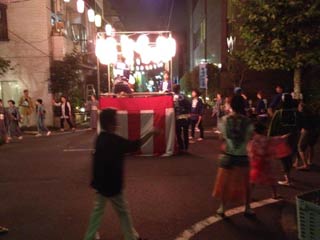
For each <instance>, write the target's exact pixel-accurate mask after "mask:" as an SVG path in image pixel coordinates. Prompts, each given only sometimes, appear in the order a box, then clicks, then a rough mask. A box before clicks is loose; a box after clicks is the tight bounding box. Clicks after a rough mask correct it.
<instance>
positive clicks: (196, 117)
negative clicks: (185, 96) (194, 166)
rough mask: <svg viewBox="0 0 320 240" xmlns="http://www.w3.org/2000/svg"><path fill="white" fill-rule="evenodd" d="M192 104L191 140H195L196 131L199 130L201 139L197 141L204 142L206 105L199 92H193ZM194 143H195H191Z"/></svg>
mask: <svg viewBox="0 0 320 240" xmlns="http://www.w3.org/2000/svg"><path fill="white" fill-rule="evenodd" d="M191 94H192V104H191V116H190V123H191V137H190V139H192V140H193V139H194V137H195V129H196V128H198V129H199V131H200V137H199V138H198V139H197V140H198V141H202V140H203V138H204V129H203V126H202V115H203V112H204V105H203V102H202V100H201V98H200V92H199V90H196V89H194V90H193V91H192V93H191ZM191 143H193V141H192V142H191Z"/></svg>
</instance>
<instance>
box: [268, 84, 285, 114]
mask: <svg viewBox="0 0 320 240" xmlns="http://www.w3.org/2000/svg"><path fill="white" fill-rule="evenodd" d="M282 95H283V87H282V86H281V85H277V86H276V94H275V95H274V96H273V98H272V100H271V102H270V104H269V107H268V113H269V115H270V116H271V117H272V116H273V114H274V113H275V111H277V110H279V109H280V108H281V104H282Z"/></svg>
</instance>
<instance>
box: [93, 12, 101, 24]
mask: <svg viewBox="0 0 320 240" xmlns="http://www.w3.org/2000/svg"><path fill="white" fill-rule="evenodd" d="M94 22H95V25H96V27H101V24H102V18H101V15H100V14H97V15H96V16H95V17H94Z"/></svg>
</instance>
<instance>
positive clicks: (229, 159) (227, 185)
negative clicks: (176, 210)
mask: <svg viewBox="0 0 320 240" xmlns="http://www.w3.org/2000/svg"><path fill="white" fill-rule="evenodd" d="M175 88H176V89H178V90H179V87H175ZM178 90H177V91H175V94H176V97H175V99H176V101H175V103H176V115H177V132H176V134H177V139H178V143H179V147H180V149H186V148H184V146H188V142H187V141H188V139H187V138H186V136H188V135H187V132H188V131H189V130H188V127H186V126H187V124H186V123H184V124H183V125H182V124H179V122H180V121H181V120H180V117H179V116H180V115H183V116H185V118H187V117H186V114H189V125H190V126H191V137H190V139H193V138H194V126H197V127H198V128H199V129H200V139H203V127H202V124H201V121H202V114H203V109H202V110H199V109H200V108H201V107H199V100H198V96H199V94H198V93H197V91H196V90H195V91H193V94H192V104H191V105H192V107H191V108H190V107H189V112H188V111H185V112H182V111H181V106H186V107H187V106H188V104H187V103H186V102H184V99H185V98H184V97H183V95H181V94H180V93H179V91H178ZM193 114H195V116H194V115H193ZM212 117H214V118H216V120H217V130H216V131H215V132H216V133H218V134H219V135H220V136H221V138H222V139H223V144H222V147H221V149H222V154H221V155H220V157H219V161H218V163H219V170H218V173H217V177H216V182H215V186H214V191H213V196H214V197H216V198H218V199H220V201H221V205H220V208H219V209H218V210H217V214H218V215H220V216H222V217H224V216H225V215H224V213H225V207H226V204H227V203H230V202H233V201H239V200H240V199H241V200H243V201H244V204H245V212H244V214H245V216H252V215H254V212H253V211H252V209H251V208H250V201H251V197H250V196H251V192H252V190H253V189H254V186H255V185H257V184H258V185H266V186H269V187H270V188H271V189H272V196H273V198H278V197H279V195H278V193H277V189H276V185H277V184H279V185H284V186H291V185H292V184H293V183H292V178H291V171H292V168H293V167H295V168H297V169H298V170H308V169H309V168H310V166H311V165H312V160H313V156H314V146H315V144H316V142H317V139H318V137H319V127H320V126H319V122H320V121H319V117H318V116H317V115H316V114H314V113H312V111H311V110H310V109H309V108H308V106H306V105H305V104H304V103H303V102H302V101H297V100H294V99H293V96H292V94H289V93H284V91H283V87H281V86H277V87H276V94H275V95H274V97H273V98H272V99H271V101H270V104H269V105H267V101H266V100H265V96H264V94H263V92H262V91H258V92H257V101H256V105H255V106H253V104H252V102H251V101H249V100H248V99H247V97H246V96H245V95H244V93H243V91H242V89H241V88H235V89H234V93H233V96H232V97H226V98H225V99H223V98H222V95H221V94H217V96H216V103H215V106H214V108H213V112H212ZM181 129H184V135H183V137H184V144H182V143H183V141H181ZM179 139H180V140H179ZM274 159H279V160H280V162H281V165H282V169H283V173H284V179H283V180H281V181H276V178H275V174H274V173H273V167H272V165H273V162H272V161H273V160H274Z"/></svg>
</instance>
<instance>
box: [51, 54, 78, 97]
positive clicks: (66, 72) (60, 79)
mask: <svg viewBox="0 0 320 240" xmlns="http://www.w3.org/2000/svg"><path fill="white" fill-rule="evenodd" d="M80 63H81V56H80V54H78V53H77V52H76V51H73V52H72V53H70V54H66V56H65V57H64V58H63V60H62V61H53V62H52V64H51V69H50V90H51V92H52V93H54V94H57V93H59V94H65V95H67V96H70V97H72V95H73V93H76V92H77V91H78V90H79V85H80V84H81V73H80Z"/></svg>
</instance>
